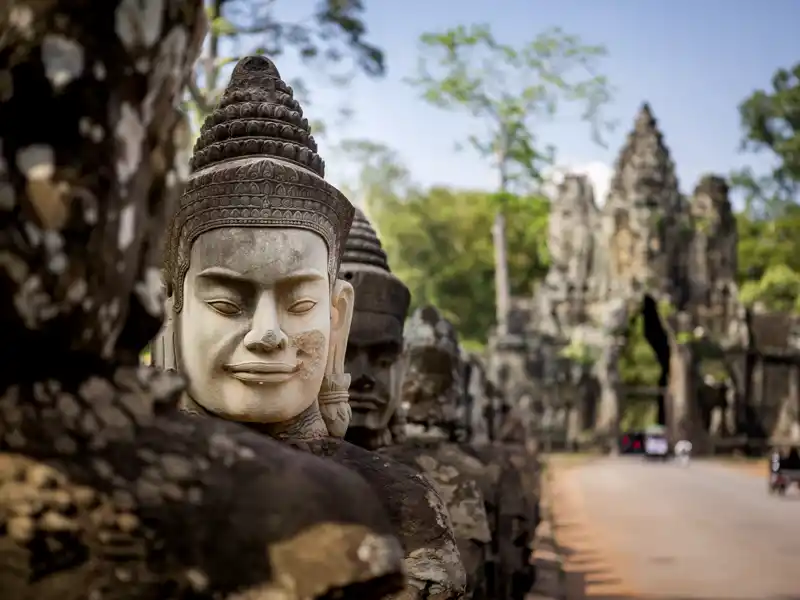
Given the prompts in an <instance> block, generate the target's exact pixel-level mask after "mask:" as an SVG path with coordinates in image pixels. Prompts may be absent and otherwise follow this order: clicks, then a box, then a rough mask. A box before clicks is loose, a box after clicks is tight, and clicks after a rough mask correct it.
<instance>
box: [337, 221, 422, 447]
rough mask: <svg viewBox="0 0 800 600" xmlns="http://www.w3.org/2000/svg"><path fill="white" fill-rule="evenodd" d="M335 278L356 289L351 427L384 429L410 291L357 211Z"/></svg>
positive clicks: (395, 395)
mask: <svg viewBox="0 0 800 600" xmlns="http://www.w3.org/2000/svg"><path fill="white" fill-rule="evenodd" d="M339 277H340V278H342V279H344V280H345V281H347V282H349V283H351V284H352V285H353V288H354V289H355V312H354V314H353V324H352V327H351V329H350V336H349V340H348V343H347V357H346V369H347V372H348V373H349V374H350V377H351V379H350V407H351V408H352V411H353V423H352V426H353V427H354V428H364V429H367V430H370V431H373V432H378V431H382V430H384V429H386V428H387V426H388V425H389V421H390V419H391V417H392V415H393V414H394V413H395V411H396V409H397V405H398V403H399V401H400V389H399V387H400V382H401V380H402V366H401V364H400V363H399V362H398V359H399V358H400V354H401V351H402V349H403V322H404V321H405V319H406V315H407V313H408V305H409V303H410V300H411V295H410V293H409V291H408V288H407V287H406V286H405V285H404V284H403V282H402V281H400V280H399V279H398V278H397V277H395V276H394V275H393V274H392V273H391V272H390V271H389V264H388V262H387V260H386V253H385V252H384V251H383V248H382V247H381V243H380V240H379V239H378V235H377V234H376V233H375V230H374V229H373V228H372V226H371V225H370V223H369V221H368V220H367V218H366V216H365V215H364V213H362V212H361V211H359V210H356V214H355V218H354V220H353V227H352V229H351V230H350V235H349V236H348V237H347V242H346V243H345V249H344V256H343V258H342V267H341V270H340V272H339Z"/></svg>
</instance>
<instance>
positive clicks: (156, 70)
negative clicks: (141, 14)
mask: <svg viewBox="0 0 800 600" xmlns="http://www.w3.org/2000/svg"><path fill="white" fill-rule="evenodd" d="M188 43H189V37H188V34H187V32H186V29H184V28H183V27H180V26H178V27H175V28H173V29H172V30H171V31H170V32H169V33H168V34H167V35H166V37H165V38H164V39H163V41H162V42H161V44H160V45H159V49H158V56H157V57H156V59H155V62H154V66H153V69H152V72H151V75H150V77H149V79H148V81H147V89H148V90H149V91H148V93H147V96H145V99H144V101H143V102H142V119H143V120H144V122H145V123H146V124H149V123H150V121H151V120H152V118H153V105H154V104H155V101H156V98H157V97H158V96H159V95H162V94H163V95H165V96H167V97H170V98H172V97H174V96H175V95H176V94H178V93H179V91H180V85H181V82H182V81H183V79H182V77H181V73H182V72H183V63H184V59H185V57H186V47H187V45H188ZM188 150H189V148H188V147H187V151H188ZM177 156H178V155H177V154H176V160H177ZM188 164H189V161H188V160H186V165H188Z"/></svg>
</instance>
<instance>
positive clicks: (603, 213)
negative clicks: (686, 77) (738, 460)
mask: <svg viewBox="0 0 800 600" xmlns="http://www.w3.org/2000/svg"><path fill="white" fill-rule="evenodd" d="M737 241H738V240H737V230H736V220H735V217H734V214H733V211H732V207H731V203H730V200H729V198H728V186H727V184H726V182H725V180H724V179H723V178H722V177H719V176H715V175H706V176H704V177H702V178H701V180H700V182H699V183H698V184H697V185H696V187H695V189H694V192H693V193H692V195H691V196H688V197H687V196H685V195H683V194H681V192H680V189H679V185H678V179H677V176H676V174H675V165H674V162H673V160H672V158H671V157H670V153H669V150H668V148H667V147H666V145H665V143H664V139H663V136H662V134H661V132H660V131H659V129H658V126H657V123H656V119H655V118H654V116H653V113H652V111H651V109H650V107H649V106H648V105H647V104H644V105H643V106H642V108H641V109H640V111H639V114H638V115H637V117H636V120H635V124H634V127H633V130H632V131H631V132H630V134H629V135H628V138H627V140H626V142H625V144H624V146H623V148H622V150H621V152H620V154H619V157H618V159H617V162H616V167H615V174H614V176H613V179H612V182H611V186H610V188H609V192H608V195H607V197H606V200H605V203H604V204H603V205H602V207H598V206H597V205H596V204H595V199H594V191H593V189H592V186H591V184H590V183H589V181H588V179H587V178H586V177H584V176H578V175H567V176H566V177H565V178H564V181H563V182H562V183H561V184H560V186H559V189H558V194H557V197H556V198H554V201H553V204H552V209H551V214H550V223H549V235H548V246H549V250H550V254H551V267H550V270H549V272H548V274H547V276H546V278H545V279H544V281H542V282H541V283H540V284H539V285H538V288H537V289H536V290H534V291H533V293H532V294H531V296H530V297H526V298H507V299H506V300H505V302H504V305H505V306H507V307H508V308H507V314H506V315H505V319H504V320H505V327H503V328H498V329H497V330H495V331H494V332H492V334H491V336H490V340H489V351H488V361H487V362H488V370H489V374H490V377H491V378H492V379H493V380H494V381H495V383H496V384H497V385H498V386H499V387H500V388H501V389H502V390H503V391H504V393H505V396H506V398H507V399H508V400H507V401H508V402H510V403H518V402H520V401H523V400H524V401H527V402H531V399H532V406H533V410H534V412H535V416H536V421H537V423H538V427H539V428H540V429H541V431H539V432H538V433H539V434H541V435H544V436H545V438H546V439H547V440H548V443H549V444H555V445H556V446H561V447H563V446H570V447H575V446H577V445H580V443H583V442H585V443H593V444H597V443H600V444H602V445H605V446H606V447H610V446H611V445H613V442H612V440H614V439H615V438H616V436H617V435H618V433H619V424H620V415H621V409H622V407H623V406H624V403H625V401H626V397H628V396H629V395H632V394H638V395H642V394H645V395H650V396H652V398H653V401H654V402H656V403H657V405H658V410H657V414H658V421H659V422H660V423H661V424H664V425H666V426H667V428H668V431H669V435H670V436H671V437H672V438H673V440H675V439H679V438H688V439H690V440H691V441H692V442H693V443H694V444H695V448H697V449H699V450H701V451H710V450H711V449H719V448H722V447H725V446H728V447H734V446H747V445H749V446H751V447H752V446H753V445H758V444H762V445H763V444H764V443H767V442H768V441H770V440H772V441H775V440H778V439H786V438H788V437H792V436H797V434H798V433H800V420H799V419H800V418H799V416H798V414H799V413H800V408H799V407H800V401H799V400H798V396H799V395H800V366H799V365H800V360H798V356H800V353H799V352H798V351H797V349H796V347H795V343H794V339H795V337H796V336H795V335H794V333H793V332H794V330H795V319H794V317H792V316H791V315H782V314H760V313H757V312H753V311H750V310H747V309H746V308H745V307H744V306H743V305H742V304H741V303H740V302H739V300H738V287H737V283H736V269H737ZM634 316H640V317H641V319H642V322H643V326H642V329H643V333H644V338H645V339H646V340H647V342H648V343H649V345H650V346H651V348H652V350H653V353H654V355H655V357H656V360H657V362H658V364H659V366H660V370H661V375H660V377H659V381H658V385H654V386H649V388H648V389H631V388H630V386H626V385H624V384H623V382H622V380H621V378H620V373H619V361H620V356H621V353H622V352H623V350H624V348H625V346H626V344H627V343H628V340H629V337H630V327H631V322H632V318H633V317H634ZM545 434H546V435H545Z"/></svg>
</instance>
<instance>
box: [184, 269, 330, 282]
mask: <svg viewBox="0 0 800 600" xmlns="http://www.w3.org/2000/svg"><path fill="white" fill-rule="evenodd" d="M197 276H198V277H202V278H203V279H211V280H215V281H218V282H220V283H232V282H233V283H240V284H241V283H247V284H252V283H253V279H252V277H248V276H247V274H245V273H240V272H238V271H234V270H233V269H227V268H225V267H208V268H207V269H203V270H202V271H200V272H199V273H198V274H197ZM325 279H326V275H325V274H324V273H320V272H319V271H317V270H316V269H301V270H299V271H293V272H291V273H288V274H286V275H284V276H283V277H281V278H280V279H279V280H278V281H277V282H276V283H278V284H282V285H286V284H289V285H297V284H300V283H306V282H310V281H320V280H325Z"/></svg>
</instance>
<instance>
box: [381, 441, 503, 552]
mask: <svg viewBox="0 0 800 600" xmlns="http://www.w3.org/2000/svg"><path fill="white" fill-rule="evenodd" d="M381 453H382V454H386V455H388V456H392V457H394V458H396V459H397V460H398V461H400V462H403V463H404V464H407V465H410V466H413V467H416V468H419V469H422V470H423V471H424V472H425V473H426V474H427V475H428V477H430V479H431V480H432V481H433V483H434V485H435V486H436V489H437V490H438V491H439V494H440V495H441V497H442V500H443V501H444V503H445V505H446V506H447V510H448V513H449V515H450V520H451V522H452V523H453V529H454V531H455V534H456V537H457V538H460V539H468V540H473V541H475V542H478V543H488V542H489V541H490V540H491V533H490V529H489V520H488V517H487V514H486V507H485V504H486V502H485V498H484V494H483V491H482V483H483V482H482V481H481V480H480V477H481V475H482V470H483V468H484V466H483V465H482V464H481V463H480V461H478V460H477V459H476V458H474V457H472V456H469V455H467V454H465V453H464V452H462V451H461V449H460V448H459V447H458V445H457V444H452V443H449V442H439V443H436V444H430V443H414V442H413V441H411V443H403V444H399V445H397V446H392V447H389V448H385V449H384V450H382V451H381Z"/></svg>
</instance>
